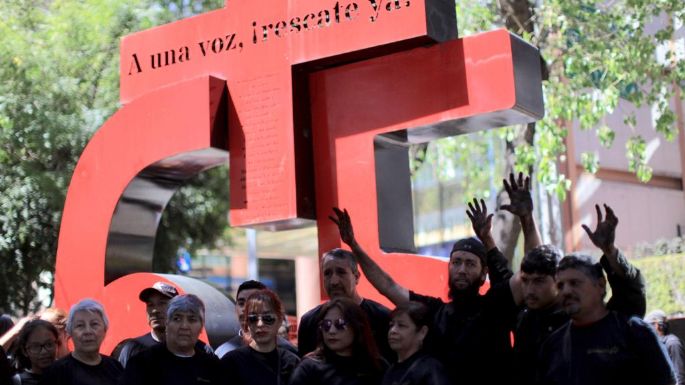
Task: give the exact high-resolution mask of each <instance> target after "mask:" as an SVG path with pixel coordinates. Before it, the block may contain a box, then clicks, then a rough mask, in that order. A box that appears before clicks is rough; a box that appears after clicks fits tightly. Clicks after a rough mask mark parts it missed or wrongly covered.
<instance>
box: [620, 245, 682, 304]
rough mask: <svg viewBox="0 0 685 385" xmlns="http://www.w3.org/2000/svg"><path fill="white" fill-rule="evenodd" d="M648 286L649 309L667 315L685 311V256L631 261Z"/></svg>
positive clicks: (675, 255) (678, 255)
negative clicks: (684, 294) (660, 310)
mask: <svg viewBox="0 0 685 385" xmlns="http://www.w3.org/2000/svg"><path fill="white" fill-rule="evenodd" d="M631 263H633V264H634V265H635V266H636V267H637V268H638V269H640V272H641V273H642V276H643V277H644V279H645V283H646V285H647V309H648V311H651V310H654V309H662V310H663V311H665V312H666V314H671V313H676V312H683V311H684V310H685V297H683V293H685V255H684V254H672V255H665V256H655V257H648V258H640V259H633V260H631Z"/></svg>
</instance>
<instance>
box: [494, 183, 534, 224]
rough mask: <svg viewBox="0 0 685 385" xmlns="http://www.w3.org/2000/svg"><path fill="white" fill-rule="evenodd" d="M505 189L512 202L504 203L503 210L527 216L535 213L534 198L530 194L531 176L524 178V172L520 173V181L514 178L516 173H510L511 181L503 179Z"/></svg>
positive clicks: (518, 215)
mask: <svg viewBox="0 0 685 385" xmlns="http://www.w3.org/2000/svg"><path fill="white" fill-rule="evenodd" d="M502 182H503V183H504V190H506V192H507V194H508V195H509V201H510V203H509V204H508V205H502V206H501V207H500V208H501V209H502V210H507V211H509V212H510V213H512V214H514V215H516V216H517V217H519V218H520V217H525V216H529V215H532V214H533V198H532V197H531V195H530V176H526V177H525V179H524V178H523V173H521V172H520V173H519V177H518V181H517V180H516V179H515V178H514V173H511V174H509V182H507V180H506V179H503V180H502Z"/></svg>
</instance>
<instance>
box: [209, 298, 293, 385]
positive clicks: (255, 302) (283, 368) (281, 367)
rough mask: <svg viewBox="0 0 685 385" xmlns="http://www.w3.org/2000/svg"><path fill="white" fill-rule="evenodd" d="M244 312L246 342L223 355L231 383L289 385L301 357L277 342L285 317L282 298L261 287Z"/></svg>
mask: <svg viewBox="0 0 685 385" xmlns="http://www.w3.org/2000/svg"><path fill="white" fill-rule="evenodd" d="M244 314H245V317H244V321H243V322H244V325H243V330H248V331H249V333H245V338H246V341H245V346H243V347H240V348H238V349H235V350H232V351H230V352H228V353H226V355H224V356H223V357H222V358H221V363H222V365H223V367H224V372H225V373H226V375H227V379H228V381H227V383H230V384H231V385H234V384H238V385H242V384H245V385H248V384H250V385H287V384H288V381H289V379H290V375H291V374H292V372H293V370H294V369H295V367H296V366H297V364H298V363H299V362H300V358H299V357H298V356H297V355H296V354H295V353H292V352H291V351H289V350H287V349H284V348H281V347H278V346H277V343H276V341H277V338H278V329H279V328H280V327H281V324H282V323H283V318H284V317H283V314H284V312H283V304H281V300H280V299H279V298H278V296H277V295H276V293H274V292H273V291H271V290H268V289H263V290H259V291H257V292H255V293H254V294H252V295H250V296H249V297H248V298H247V301H246V302H245V310H244Z"/></svg>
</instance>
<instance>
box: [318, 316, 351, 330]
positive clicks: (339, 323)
mask: <svg viewBox="0 0 685 385" xmlns="http://www.w3.org/2000/svg"><path fill="white" fill-rule="evenodd" d="M333 326H335V328H336V329H337V330H345V329H347V321H345V320H344V319H342V318H338V319H337V320H335V321H333V320H329V319H325V320H323V321H321V323H320V324H319V327H320V328H321V330H323V331H325V332H326V333H328V332H330V331H331V327H333Z"/></svg>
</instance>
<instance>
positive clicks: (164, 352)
mask: <svg viewBox="0 0 685 385" xmlns="http://www.w3.org/2000/svg"><path fill="white" fill-rule="evenodd" d="M204 317H205V307H204V304H203V303H202V301H201V300H200V299H199V298H198V297H197V296H195V295H192V294H187V295H180V296H177V297H174V298H173V299H172V300H171V301H170V302H169V308H168V310H167V314H166V329H165V334H166V338H165V342H164V343H160V344H157V345H155V346H153V347H151V348H149V349H147V350H145V351H143V352H141V353H139V354H136V355H135V356H133V357H131V360H130V361H129V363H128V365H127V366H126V369H125V370H124V375H123V376H122V378H121V381H120V384H121V385H200V384H203V385H204V384H219V380H220V377H221V369H220V365H219V359H218V358H217V357H216V356H215V355H214V354H210V353H207V352H206V351H205V350H204V349H203V348H198V346H197V342H198V337H199V335H200V332H201V331H202V328H203V326H204V319H205V318H204Z"/></svg>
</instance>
